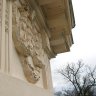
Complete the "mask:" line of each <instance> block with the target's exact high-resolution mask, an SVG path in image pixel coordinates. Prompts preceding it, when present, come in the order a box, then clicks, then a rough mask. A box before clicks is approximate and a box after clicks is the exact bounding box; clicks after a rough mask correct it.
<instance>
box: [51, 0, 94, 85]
mask: <svg viewBox="0 0 96 96" xmlns="http://www.w3.org/2000/svg"><path fill="white" fill-rule="evenodd" d="M72 2H73V8H74V15H75V21H76V26H75V28H74V29H73V30H72V33H73V39H74V44H73V45H72V47H71V51H70V52H67V53H62V54H59V55H57V56H56V58H55V59H52V60H51V61H50V62H51V70H52V76H53V86H54V87H56V86H60V85H62V80H60V79H58V78H59V77H58V76H57V74H56V73H55V71H56V69H57V68H59V67H60V66H62V64H65V65H66V63H68V62H69V63H70V62H76V61H78V60H80V59H82V60H83V61H84V62H85V63H86V64H91V65H94V64H96V43H95V41H96V0H72Z"/></svg>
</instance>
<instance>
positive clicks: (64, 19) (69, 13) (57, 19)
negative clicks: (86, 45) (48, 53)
mask: <svg viewBox="0 0 96 96" xmlns="http://www.w3.org/2000/svg"><path fill="white" fill-rule="evenodd" d="M37 3H38V5H39V6H40V8H41V10H42V12H43V14H44V17H45V20H46V24H47V27H48V29H49V32H50V36H51V37H50V44H51V48H52V50H53V52H54V53H55V54H58V53H62V52H67V51H69V50H70V46H71V45H72V44H73V38H72V32H71V29H72V28H73V27H74V26H75V20H74V14H73V8H72V2H71V0H37Z"/></svg>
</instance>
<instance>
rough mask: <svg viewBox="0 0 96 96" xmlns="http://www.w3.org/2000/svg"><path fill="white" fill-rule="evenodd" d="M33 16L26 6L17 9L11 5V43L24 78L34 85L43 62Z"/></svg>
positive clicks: (33, 12)
mask: <svg viewBox="0 0 96 96" xmlns="http://www.w3.org/2000/svg"><path fill="white" fill-rule="evenodd" d="M34 14H35V11H32V12H30V10H29V7H28V6H27V5H26V4H24V5H21V6H20V7H19V8H18V7H17V5H16V4H15V3H14V4H13V33H12V36H13V41H14V45H15V48H16V50H17V52H18V54H19V57H20V60H21V63H22V66H23V71H24V74H25V77H26V78H27V80H28V81H29V82H31V83H36V82H37V81H38V80H39V78H40V70H41V68H42V67H43V61H42V60H41V59H40V58H41V57H42V56H43V54H44V51H43V49H42V38H41V34H40V32H38V31H37V28H36V26H37V25H36V21H35V17H36V16H35V15H34ZM33 15H34V16H33ZM28 57H31V58H32V60H33V65H34V66H32V65H31V64H30V62H29V61H28Z"/></svg>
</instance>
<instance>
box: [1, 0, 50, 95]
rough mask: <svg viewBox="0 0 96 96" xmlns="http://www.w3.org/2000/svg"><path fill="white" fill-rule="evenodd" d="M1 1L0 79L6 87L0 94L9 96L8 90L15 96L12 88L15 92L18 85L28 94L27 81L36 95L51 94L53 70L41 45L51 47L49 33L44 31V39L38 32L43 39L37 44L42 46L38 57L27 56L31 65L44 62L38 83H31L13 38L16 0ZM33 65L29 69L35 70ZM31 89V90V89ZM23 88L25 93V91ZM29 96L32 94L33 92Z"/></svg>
mask: <svg viewBox="0 0 96 96" xmlns="http://www.w3.org/2000/svg"><path fill="white" fill-rule="evenodd" d="M1 1H2V0H0V4H1V5H2V7H1V6H0V7H1V10H0V13H2V14H0V20H1V23H0V28H1V29H0V72H1V73H0V79H1V81H2V82H0V85H1V86H3V88H4V86H5V89H2V87H1V88H0V95H1V93H2V96H8V95H7V92H9V93H8V94H11V95H9V96H13V95H12V94H13V93H11V92H12V91H11V90H13V92H14V90H16V87H20V88H21V93H20V94H28V92H29V91H28V92H27V91H25V89H26V88H25V89H23V88H24V87H27V85H26V86H25V85H24V86H23V84H25V83H26V84H28V90H29V88H30V86H31V87H32V88H31V89H32V92H33V94H34V96H39V94H41V96H43V95H44V94H45V93H46V94H50V93H48V92H51V91H52V80H51V71H50V63H49V59H48V53H46V52H45V51H44V49H43V47H40V46H41V45H42V44H45V45H46V46H47V47H48V48H50V47H49V46H50V45H48V44H49V41H48V37H47V34H46V33H43V35H44V34H45V35H46V37H47V38H46V37H44V38H45V39H42V37H43V36H40V35H41V33H40V32H39V33H37V34H38V36H40V38H39V37H38V36H37V37H36V38H37V40H39V41H40V42H41V41H42V40H43V41H42V44H41V45H40V46H39V43H36V44H35V46H37V47H38V46H39V47H40V48H41V49H40V51H39V49H38V48H37V49H36V50H37V55H38V56H37V57H38V58H37V57H36V60H34V59H35V58H31V59H30V60H31V61H30V60H29V59H28V58H29V57H30V56H29V57H28V58H26V60H28V62H30V64H31V65H34V64H33V62H34V63H35V62H36V65H35V66H38V64H37V63H42V64H43V67H41V66H40V73H39V75H40V79H39V80H38V81H37V82H36V83H34V84H31V83H29V82H28V80H27V79H26V76H25V74H24V69H23V67H24V66H23V65H22V62H21V60H20V59H21V58H20V55H21V54H20V53H18V52H17V50H16V46H15V43H14V40H13V36H12V35H13V31H14V28H15V27H14V28H13V25H14V23H13V19H12V17H14V16H13V6H14V4H13V2H14V0H13V1H12V0H3V2H1ZM16 15H17V14H16ZM16 18H17V17H16ZM34 24H35V25H36V24H37V23H34ZM26 25H27V24H26ZM28 26H29V25H28ZM37 27H38V26H37V25H36V28H37ZM33 29H34V28H33ZM37 29H38V28H37ZM34 30H35V31H36V29H34ZM43 30H44V29H43ZM17 32H18V31H17ZM36 32H37V31H36ZM44 32H46V31H44ZM34 39H35V38H34ZM41 39H42V40H41ZM46 39H47V40H46ZM44 40H45V41H44ZM33 41H35V40H33ZM39 41H38V42H39ZM18 43H19V42H18ZM18 43H17V45H18ZM45 45H42V46H44V48H45V47H46V46H45ZM24 52H25V51H24ZM40 53H41V54H40ZM42 53H43V54H42ZM24 58H25V57H24ZM39 59H40V60H39ZM27 67H28V68H29V67H30V66H29V65H28V66H27ZM32 67H33V66H31V67H30V68H29V69H28V70H29V71H32V70H33V69H32V70H31V68H32ZM25 69H26V68H25ZM28 70H27V71H28ZM34 70H35V69H34ZM26 73H27V72H26ZM4 74H5V75H4ZM12 78H14V79H12ZM28 78H29V77H28ZM6 80H7V81H6ZM15 80H16V81H15ZM8 81H10V83H12V84H11V85H10V87H9V86H7V84H6V82H8ZM19 81H20V83H19V84H20V85H18V86H15V87H14V84H16V83H18V82H19ZM22 82H23V83H22ZM24 82H25V83H24ZM29 85H30V86H29ZM8 87H9V89H8ZM36 88H37V89H36ZM40 88H41V89H40ZM31 89H30V91H31ZM44 89H45V90H44ZM6 90H9V91H6ZM22 90H23V91H24V92H25V93H23V92H22ZM36 90H39V91H40V93H39V91H38V93H36V92H35V93H34V91H36ZM48 90H50V91H48ZM5 91H6V93H5ZM19 91H20V90H18V92H19ZM41 91H44V94H43V93H41ZM15 93H16V92H15ZM29 93H30V92H29ZM18 94H19V93H18ZM20 94H19V95H18V96H20ZM30 94H31V93H30ZM35 94H38V95H35ZM42 94H43V95H42ZM14 96H15V95H14ZM16 96H17V95H16ZM21 96H25V95H21ZM27 96H28V95H27ZM29 96H32V94H31V95H29ZM46 96H47V95H46ZM48 96H49V95H48Z"/></svg>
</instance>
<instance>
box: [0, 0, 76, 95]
mask: <svg viewBox="0 0 96 96" xmlns="http://www.w3.org/2000/svg"><path fill="white" fill-rule="evenodd" d="M74 26H75V20H74V14H73V9H72V2H71V0H0V96H53V91H52V90H53V89H52V80H51V70H50V62H49V60H50V59H51V58H54V57H55V56H56V55H57V54H58V53H62V52H67V51H70V46H71V45H72V44H73V37H72V32H71V29H72V28H73V27H74Z"/></svg>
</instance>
